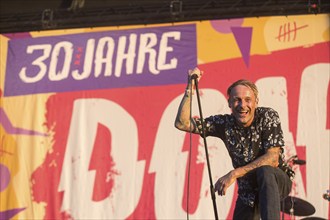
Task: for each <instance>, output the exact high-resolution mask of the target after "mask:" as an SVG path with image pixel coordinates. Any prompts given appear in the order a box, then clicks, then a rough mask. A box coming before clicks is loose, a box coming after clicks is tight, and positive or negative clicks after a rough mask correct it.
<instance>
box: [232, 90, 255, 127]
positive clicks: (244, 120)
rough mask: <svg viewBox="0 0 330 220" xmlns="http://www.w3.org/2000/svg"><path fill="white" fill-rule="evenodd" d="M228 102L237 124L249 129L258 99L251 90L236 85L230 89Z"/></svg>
mask: <svg viewBox="0 0 330 220" xmlns="http://www.w3.org/2000/svg"><path fill="white" fill-rule="evenodd" d="M228 102H229V107H230V108H231V110H232V113H233V115H234V117H235V118H236V121H237V123H238V124H239V125H241V126H243V127H249V126H250V125H251V123H252V121H253V119H254V113H255V109H256V108H257V106H258V99H257V97H256V96H255V94H254V92H253V90H252V89H251V88H250V87H248V86H245V85H237V86H235V87H233V88H232V89H231V91H230V94H229V100H228Z"/></svg>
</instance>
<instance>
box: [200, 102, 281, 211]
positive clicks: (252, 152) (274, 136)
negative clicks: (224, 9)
mask: <svg viewBox="0 0 330 220" xmlns="http://www.w3.org/2000/svg"><path fill="white" fill-rule="evenodd" d="M195 123H196V127H197V128H198V130H199V132H200V134H201V135H202V124H201V120H200V119H195ZM204 129H205V136H214V137H219V138H220V139H221V140H222V141H223V142H224V143H225V145H226V148H227V150H228V152H229V155H230V157H231V159H232V164H233V167H234V168H237V167H241V166H244V165H246V164H248V163H250V162H251V161H253V160H255V159H256V158H258V157H260V156H261V155H263V154H265V152H266V150H267V149H269V148H271V147H281V148H282V147H283V146H284V141H283V132H282V129H281V123H280V119H279V116H278V113H277V112H276V111H275V110H273V109H271V108H265V107H258V108H256V112H255V117H254V120H253V122H252V124H251V126H249V127H246V128H245V127H242V126H240V125H238V124H237V123H236V119H235V118H234V116H233V115H232V114H230V115H228V114H225V115H214V116H210V117H208V118H205V120H204ZM283 161H284V155H283V148H282V150H281V155H280V156H279V163H280V165H279V166H282V164H283ZM237 184H238V195H239V198H240V199H241V200H242V201H243V202H244V203H245V204H247V205H249V206H251V207H253V206H254V203H255V200H256V196H257V195H258V192H257V184H256V178H255V173H254V172H253V171H252V172H249V173H247V174H246V175H245V176H243V177H240V178H238V179H237Z"/></svg>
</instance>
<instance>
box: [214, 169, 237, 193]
mask: <svg viewBox="0 0 330 220" xmlns="http://www.w3.org/2000/svg"><path fill="white" fill-rule="evenodd" d="M235 181H236V177H235V176H234V175H233V172H232V171H230V172H229V173H227V174H226V175H224V176H223V177H221V178H219V179H218V181H217V182H216V183H215V185H214V189H215V191H216V192H218V195H220V196H224V195H226V191H227V189H228V187H229V186H230V185H231V184H233V183H234V182H235Z"/></svg>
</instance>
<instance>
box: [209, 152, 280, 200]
mask: <svg viewBox="0 0 330 220" xmlns="http://www.w3.org/2000/svg"><path fill="white" fill-rule="evenodd" d="M280 152H281V148H280V147H272V148H269V149H268V150H267V152H266V153H265V154H264V155H262V156H260V157H258V158H257V159H256V160H254V161H252V162H251V163H249V164H247V165H245V166H242V167H239V168H236V169H234V170H232V171H230V172H229V173H227V174H226V175H224V176H223V177H221V178H219V179H218V181H217V182H216V183H215V186H214V188H215V191H218V194H219V195H225V194H226V191H227V188H228V187H229V186H230V185H231V184H233V183H234V182H235V181H236V179H237V178H239V177H242V176H244V175H245V174H247V173H248V172H250V171H252V170H254V169H256V168H258V167H261V166H266V165H269V166H272V167H277V166H278V164H279V161H278V159H279V155H280Z"/></svg>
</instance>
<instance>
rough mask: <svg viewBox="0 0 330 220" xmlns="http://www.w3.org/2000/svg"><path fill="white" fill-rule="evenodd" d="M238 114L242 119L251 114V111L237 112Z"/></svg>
mask: <svg viewBox="0 0 330 220" xmlns="http://www.w3.org/2000/svg"><path fill="white" fill-rule="evenodd" d="M237 113H238V114H239V115H240V116H241V117H244V116H246V115H247V114H248V113H249V111H247V110H246V111H243V110H241V111H237Z"/></svg>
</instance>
